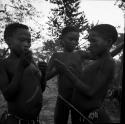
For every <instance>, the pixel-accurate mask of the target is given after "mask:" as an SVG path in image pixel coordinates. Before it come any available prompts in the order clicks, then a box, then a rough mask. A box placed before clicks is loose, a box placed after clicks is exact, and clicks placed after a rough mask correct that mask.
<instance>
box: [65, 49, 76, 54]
mask: <svg viewBox="0 0 125 124" xmlns="http://www.w3.org/2000/svg"><path fill="white" fill-rule="evenodd" d="M63 51H64V52H65V53H73V52H74V50H72V51H68V50H66V49H63Z"/></svg>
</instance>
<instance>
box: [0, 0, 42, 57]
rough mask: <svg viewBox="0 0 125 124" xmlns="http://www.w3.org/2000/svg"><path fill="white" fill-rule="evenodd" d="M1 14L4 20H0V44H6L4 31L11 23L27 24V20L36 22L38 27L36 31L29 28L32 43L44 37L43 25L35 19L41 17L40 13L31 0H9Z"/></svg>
mask: <svg viewBox="0 0 125 124" xmlns="http://www.w3.org/2000/svg"><path fill="white" fill-rule="evenodd" d="M1 13H2V18H0V44H4V39H3V31H4V29H5V25H6V24H8V23H11V22H19V23H24V24H27V20H31V21H32V22H35V24H36V27H38V28H37V30H36V29H34V28H32V27H30V26H29V28H30V31H31V34H32V41H35V40H38V39H40V38H41V37H42V36H41V33H40V32H41V27H42V25H40V24H39V23H38V22H37V21H36V20H35V19H34V18H36V19H37V18H39V17H40V16H39V15H40V12H38V11H37V10H36V8H35V7H34V6H33V4H32V2H31V0H9V1H8V3H6V4H5V5H3V10H1V11H0V14H1ZM0 49H1V51H3V53H5V52H4V48H0ZM5 51H6V50H5ZM3 55H5V54H3Z"/></svg>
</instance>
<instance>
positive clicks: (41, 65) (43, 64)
mask: <svg viewBox="0 0 125 124" xmlns="http://www.w3.org/2000/svg"><path fill="white" fill-rule="evenodd" d="M38 68H39V70H40V71H41V72H42V73H46V69H47V63H46V62H38Z"/></svg>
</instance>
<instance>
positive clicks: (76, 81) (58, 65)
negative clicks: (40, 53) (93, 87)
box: [54, 59, 91, 97]
mask: <svg viewBox="0 0 125 124" xmlns="http://www.w3.org/2000/svg"><path fill="white" fill-rule="evenodd" d="M54 63H55V66H56V68H57V70H58V71H59V72H60V73H64V74H65V75H66V76H67V78H69V79H70V80H71V81H72V83H73V85H74V87H75V88H77V89H78V90H79V91H80V92H82V93H83V94H84V95H86V96H88V97H89V96H90V95H91V94H90V92H89V91H90V87H89V86H88V85H86V84H85V83H84V82H83V81H82V80H81V79H79V78H78V76H76V75H75V73H73V72H75V70H73V69H72V68H70V69H69V68H68V67H66V66H65V64H64V63H62V62H61V61H59V60H57V59H55V60H54Z"/></svg>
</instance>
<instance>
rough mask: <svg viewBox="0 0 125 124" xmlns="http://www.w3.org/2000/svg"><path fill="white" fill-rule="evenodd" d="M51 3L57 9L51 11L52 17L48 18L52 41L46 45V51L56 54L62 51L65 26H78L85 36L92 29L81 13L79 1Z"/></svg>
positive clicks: (55, 1) (51, 0) (52, 0)
mask: <svg viewBox="0 0 125 124" xmlns="http://www.w3.org/2000/svg"><path fill="white" fill-rule="evenodd" d="M50 2H51V3H53V4H54V5H55V8H53V9H52V10H51V13H50V14H51V16H49V17H48V18H49V21H48V25H49V28H48V30H49V32H48V35H50V36H51V37H52V39H51V40H48V41H47V42H46V43H44V49H45V50H47V51H48V50H50V51H51V52H55V51H60V50H62V48H61V45H60V40H59V37H60V34H61V31H62V29H63V28H64V27H65V26H70V25H73V26H76V27H78V28H79V29H80V31H81V34H83V33H84V31H87V30H88V29H90V25H89V23H88V20H87V19H86V17H85V14H84V12H83V11H82V12H79V5H80V1H79V0H50ZM52 47H53V48H52Z"/></svg>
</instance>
